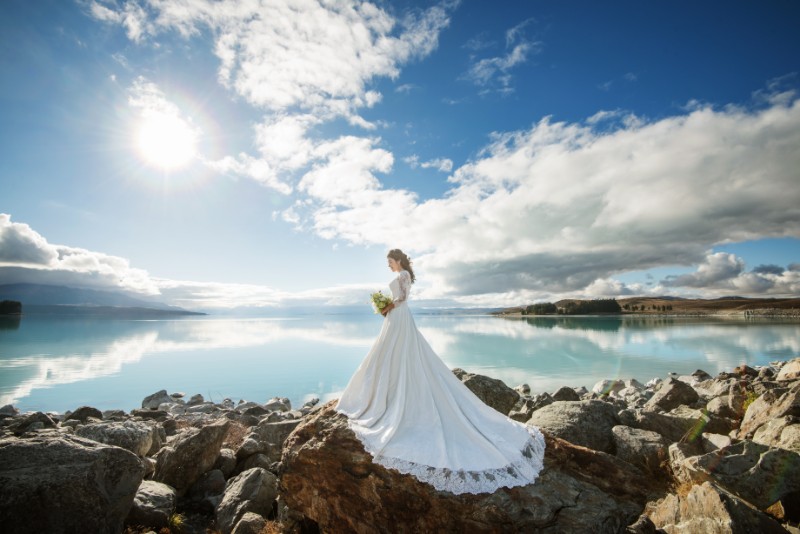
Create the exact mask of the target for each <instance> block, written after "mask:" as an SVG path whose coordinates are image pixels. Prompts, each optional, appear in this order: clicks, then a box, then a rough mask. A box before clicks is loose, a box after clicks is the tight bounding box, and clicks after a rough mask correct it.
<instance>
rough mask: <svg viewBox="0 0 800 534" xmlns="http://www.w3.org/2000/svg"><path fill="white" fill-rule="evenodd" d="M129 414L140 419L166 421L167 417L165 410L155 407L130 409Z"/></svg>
mask: <svg viewBox="0 0 800 534" xmlns="http://www.w3.org/2000/svg"><path fill="white" fill-rule="evenodd" d="M131 415H132V416H133V417H138V418H140V419H149V420H152V421H166V420H167V418H168V417H169V414H168V413H167V412H165V411H163V410H155V409H152V410H151V409H141V410H131Z"/></svg>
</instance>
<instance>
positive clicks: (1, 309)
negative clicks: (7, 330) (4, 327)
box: [0, 300, 22, 315]
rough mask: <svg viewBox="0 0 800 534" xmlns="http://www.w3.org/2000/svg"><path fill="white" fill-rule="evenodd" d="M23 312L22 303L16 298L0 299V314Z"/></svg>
mask: <svg viewBox="0 0 800 534" xmlns="http://www.w3.org/2000/svg"><path fill="white" fill-rule="evenodd" d="M20 313H22V303H21V302H19V301H16V300H3V301H0V315H19V314H20Z"/></svg>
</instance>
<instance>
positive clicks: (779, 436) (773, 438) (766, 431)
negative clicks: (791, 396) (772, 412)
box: [753, 415, 800, 453]
mask: <svg viewBox="0 0 800 534" xmlns="http://www.w3.org/2000/svg"><path fill="white" fill-rule="evenodd" d="M753 441H755V442H756V443H761V444H762V445H766V446H768V447H779V448H781V449H788V450H790V451H794V452H796V453H800V418H797V417H794V416H791V415H786V416H783V417H778V418H777V419H772V420H770V421H767V422H766V423H764V424H763V425H761V426H760V427H758V430H756V431H755V434H753Z"/></svg>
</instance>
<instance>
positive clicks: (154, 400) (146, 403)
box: [142, 389, 175, 410]
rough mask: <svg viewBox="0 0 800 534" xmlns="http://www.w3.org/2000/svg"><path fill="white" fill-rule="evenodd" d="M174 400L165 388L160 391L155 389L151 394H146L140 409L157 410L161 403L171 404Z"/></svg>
mask: <svg viewBox="0 0 800 534" xmlns="http://www.w3.org/2000/svg"><path fill="white" fill-rule="evenodd" d="M174 402H175V399H173V398H172V397H170V396H169V395H168V394H167V390H166V389H162V390H161V391H156V392H155V393H153V394H152V395H148V396H147V397H145V398H144V399H143V400H142V409H143V410H157V409H158V407H159V406H160V405H161V404H164V403H167V404H172V403H174Z"/></svg>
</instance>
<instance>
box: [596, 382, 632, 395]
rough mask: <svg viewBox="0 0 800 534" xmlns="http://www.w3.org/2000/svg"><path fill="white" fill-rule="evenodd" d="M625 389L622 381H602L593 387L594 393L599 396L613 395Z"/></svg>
mask: <svg viewBox="0 0 800 534" xmlns="http://www.w3.org/2000/svg"><path fill="white" fill-rule="evenodd" d="M624 387H625V382H623V381H622V380H601V381H600V382H598V383H596V384H595V385H594V386H592V393H596V394H598V395H611V394H612V393H616V392H617V391H619V390H621V389H622V388H624Z"/></svg>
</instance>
